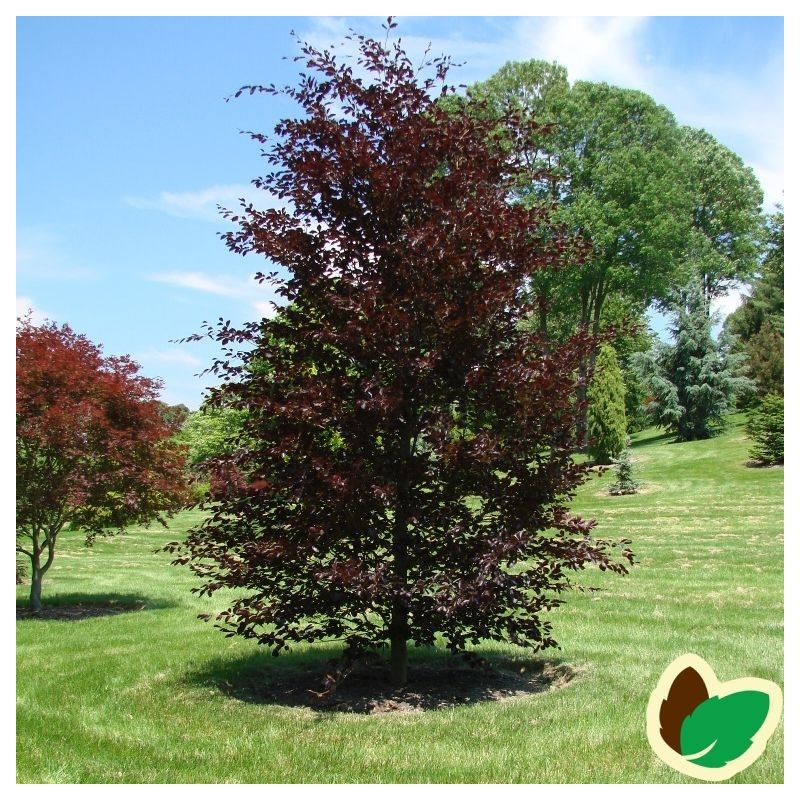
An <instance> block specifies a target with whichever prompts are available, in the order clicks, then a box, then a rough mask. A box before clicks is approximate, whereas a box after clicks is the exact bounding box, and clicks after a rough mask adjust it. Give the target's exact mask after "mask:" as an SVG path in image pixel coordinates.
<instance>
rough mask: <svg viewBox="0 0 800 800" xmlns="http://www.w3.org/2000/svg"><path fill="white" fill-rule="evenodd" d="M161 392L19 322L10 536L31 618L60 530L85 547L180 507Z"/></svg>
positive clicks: (176, 463) (75, 339) (58, 331)
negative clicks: (25, 569) (25, 578)
mask: <svg viewBox="0 0 800 800" xmlns="http://www.w3.org/2000/svg"><path fill="white" fill-rule="evenodd" d="M159 386H160V384H159V382H158V381H154V380H151V379H149V378H145V377H143V376H141V375H139V374H138V366H137V365H136V364H135V363H134V362H133V361H131V360H130V359H129V358H127V357H124V356H122V357H111V356H107V357H104V356H103V354H102V352H101V350H100V348H99V347H97V346H96V345H94V344H93V343H92V342H90V341H89V340H88V339H87V338H86V337H85V336H82V335H79V334H76V333H74V332H73V331H72V330H71V328H69V326H67V325H62V326H60V327H59V326H58V325H56V324H55V323H45V324H43V325H34V324H32V322H31V321H30V319H29V318H24V319H20V320H18V322H17V531H16V534H17V552H18V553H23V554H25V555H26V556H28V557H29V558H30V560H31V595H30V606H31V609H33V610H34V611H39V610H40V609H41V603H42V601H41V597H42V578H43V576H44V574H45V573H46V572H47V570H48V569H50V566H51V565H52V563H53V559H54V558H55V554H56V541H57V537H58V534H59V532H60V531H61V530H62V528H63V527H64V525H66V524H67V523H70V524H71V525H72V526H73V527H75V528H80V529H81V530H84V531H85V532H86V535H87V544H91V542H92V541H93V540H94V538H95V537H96V536H98V535H105V534H108V533H112V532H115V531H119V530H121V529H122V528H124V527H125V526H126V525H129V524H131V523H144V522H148V521H150V520H153V519H157V520H159V521H161V522H163V517H162V515H163V514H164V513H168V512H170V511H173V510H177V509H178V508H180V507H181V505H182V504H183V502H184V500H185V488H184V482H183V453H182V451H181V450H180V449H179V448H177V447H176V446H175V445H173V444H171V443H170V442H169V438H170V437H171V436H172V434H173V433H174V428H173V426H171V425H170V424H168V423H167V422H166V421H165V420H164V418H163V415H162V414H161V411H160V404H159V403H158V400H157V397H158V389H159Z"/></svg>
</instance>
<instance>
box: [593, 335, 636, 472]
mask: <svg viewBox="0 0 800 800" xmlns="http://www.w3.org/2000/svg"><path fill="white" fill-rule="evenodd" d="M588 401H589V441H590V445H589V453H590V455H591V457H592V458H593V459H594V460H595V462H597V463H598V464H608V463H609V462H611V461H612V460H613V459H614V458H616V457H617V456H618V455H619V454H620V452H621V451H622V449H623V448H624V447H625V439H626V435H627V422H626V419H625V381H624V379H623V377H622V370H621V369H620V367H619V362H618V361H617V354H616V353H615V352H614V348H613V347H611V346H610V345H607V344H605V345H603V346H602V347H601V348H600V352H599V354H598V356H597V361H596V362H595V368H594V376H593V378H592V381H591V383H590V384H589V391H588Z"/></svg>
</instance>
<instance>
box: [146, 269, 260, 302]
mask: <svg viewBox="0 0 800 800" xmlns="http://www.w3.org/2000/svg"><path fill="white" fill-rule="evenodd" d="M150 280H152V281H158V282H159V283H168V284H170V285H172V286H180V287H182V288H184V289H196V290H197V291H198V292H208V293H209V294H217V295H222V296H223V297H241V296H242V294H243V293H244V291H245V287H244V284H243V283H242V281H241V280H239V279H238V278H231V277H230V276H227V275H225V276H212V275H207V274H206V273H204V272H159V273H157V274H155V275H151V276H150Z"/></svg>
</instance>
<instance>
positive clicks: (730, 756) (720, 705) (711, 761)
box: [681, 691, 769, 767]
mask: <svg viewBox="0 0 800 800" xmlns="http://www.w3.org/2000/svg"><path fill="white" fill-rule="evenodd" d="M768 712H769V695H768V694H766V693H765V692H757V691H743V692H734V693H733V694H728V695H725V696H724V697H717V696H714V697H709V698H708V700H704V701H703V702H702V703H700V705H699V706H697V708H695V710H694V711H693V712H692V713H691V714H689V716H688V717H686V719H685V720H684V721H683V724H682V725H681V753H682V754H683V755H684V756H685V757H686V758H687V759H688V760H689V761H691V762H692V763H694V764H697V765H699V766H701V767H724V766H725V765H726V764H727V763H728V762H729V761H733V760H734V759H735V758H739V756H741V755H743V754H744V753H746V752H747V750H748V749H749V748H750V745H751V744H752V743H753V736H755V735H756V733H758V730H759V728H760V727H761V726H762V725H763V724H764V720H765V719H766V717H767V713H768Z"/></svg>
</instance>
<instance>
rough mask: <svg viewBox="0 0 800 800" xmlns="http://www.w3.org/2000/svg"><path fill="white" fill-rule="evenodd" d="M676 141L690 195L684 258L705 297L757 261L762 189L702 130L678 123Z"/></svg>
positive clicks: (743, 275) (746, 274) (743, 276)
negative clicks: (684, 159)
mask: <svg viewBox="0 0 800 800" xmlns="http://www.w3.org/2000/svg"><path fill="white" fill-rule="evenodd" d="M681 144H682V147H683V150H684V152H685V155H686V157H687V162H688V164H687V171H686V178H687V182H688V186H689V191H690V193H691V199H692V210H691V214H692V230H691V236H690V239H689V242H688V247H687V252H686V259H687V264H688V267H689V269H690V272H691V274H693V275H695V276H697V277H698V278H699V279H700V281H701V285H702V288H703V295H704V296H705V298H706V301H710V300H711V299H712V298H714V297H720V296H721V295H723V294H725V293H726V292H727V291H728V290H729V289H730V288H731V287H732V286H733V285H734V284H735V283H737V282H743V281H748V280H749V279H750V278H751V277H752V275H753V273H754V271H755V269H756V267H757V265H758V255H759V239H760V236H761V232H762V218H761V203H762V201H763V192H762V190H761V186H760V184H759V182H758V179H757V178H756V176H755V174H754V173H753V170H752V169H751V168H750V167H747V166H745V164H744V162H743V161H742V159H741V158H740V157H739V156H737V155H736V154H735V153H733V152H732V151H731V150H729V149H728V148H727V147H725V146H724V145H722V144H720V143H719V142H718V141H717V140H716V139H715V138H714V137H713V136H712V135H711V134H710V133H709V132H708V131H705V130H698V129H697V128H690V127H688V126H687V127H684V128H682V130H681ZM709 305H710V304H709Z"/></svg>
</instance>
